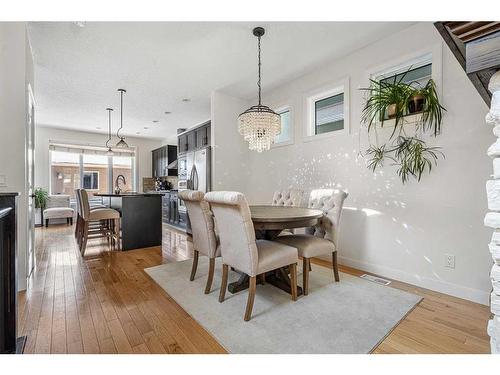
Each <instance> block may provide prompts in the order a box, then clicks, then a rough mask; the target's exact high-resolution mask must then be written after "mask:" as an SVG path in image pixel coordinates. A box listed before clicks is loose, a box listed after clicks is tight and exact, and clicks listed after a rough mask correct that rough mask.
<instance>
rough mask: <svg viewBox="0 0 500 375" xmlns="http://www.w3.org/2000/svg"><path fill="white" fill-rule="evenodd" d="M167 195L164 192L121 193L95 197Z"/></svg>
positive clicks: (100, 194)
mask: <svg viewBox="0 0 500 375" xmlns="http://www.w3.org/2000/svg"><path fill="white" fill-rule="evenodd" d="M163 194H165V193H163V192H152V193H120V194H115V193H112V194H110V193H95V194H94V196H95V197H111V198H112V197H122V198H123V197H127V198H128V197H157V196H158V195H163Z"/></svg>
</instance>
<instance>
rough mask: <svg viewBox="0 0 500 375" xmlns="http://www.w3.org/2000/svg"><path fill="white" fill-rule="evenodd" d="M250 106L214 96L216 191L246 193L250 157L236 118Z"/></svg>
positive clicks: (213, 186)
mask: <svg viewBox="0 0 500 375" xmlns="http://www.w3.org/2000/svg"><path fill="white" fill-rule="evenodd" d="M248 104H249V102H247V101H245V100H242V99H238V98H234V97H231V96H229V95H225V94H223V93H221V92H213V93H212V97H211V108H212V110H211V112H212V114H211V128H210V130H211V140H212V190H238V191H245V189H246V187H247V186H246V183H247V181H248V178H249V173H250V169H249V167H250V166H249V155H248V152H247V147H246V145H245V142H244V141H243V139H242V138H241V137H240V136H239V134H238V124H237V123H236V118H237V117H238V115H239V114H240V113H241V112H243V111H244V110H245V109H246V108H247V107H248Z"/></svg>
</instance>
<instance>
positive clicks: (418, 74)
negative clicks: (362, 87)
mask: <svg viewBox="0 0 500 375" xmlns="http://www.w3.org/2000/svg"><path fill="white" fill-rule="evenodd" d="M432 70H433V64H432V54H425V55H421V56H420V57H417V58H415V59H412V60H406V61H404V62H403V63H400V64H399V65H397V66H392V67H391V68H389V69H385V70H384V71H382V72H380V71H379V72H378V73H376V74H372V79H374V80H378V81H380V82H386V83H394V82H399V80H401V79H402V80H401V82H402V83H406V84H411V85H412V86H413V87H419V86H420V87H424V86H425V85H426V84H427V82H429V80H430V79H431V78H432V76H433V71H432ZM388 119H389V116H388V114H387V113H386V114H385V115H384V120H388Z"/></svg>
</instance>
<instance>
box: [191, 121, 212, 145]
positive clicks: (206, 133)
mask: <svg viewBox="0 0 500 375" xmlns="http://www.w3.org/2000/svg"><path fill="white" fill-rule="evenodd" d="M195 134H196V148H203V147H206V146H209V145H210V124H208V125H204V126H200V127H199V128H197V129H196V130H195Z"/></svg>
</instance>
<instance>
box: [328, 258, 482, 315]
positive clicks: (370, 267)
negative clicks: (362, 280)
mask: <svg viewBox="0 0 500 375" xmlns="http://www.w3.org/2000/svg"><path fill="white" fill-rule="evenodd" d="M323 259H325V260H331V259H330V257H328V258H323ZM339 263H340V264H342V265H345V266H349V267H353V268H356V269H358V270H362V271H366V272H371V273H374V274H376V275H379V276H382V277H387V278H390V279H393V280H397V281H402V282H404V283H408V284H412V285H415V286H419V287H421V288H426V289H430V290H434V291H436V292H440V293H444V294H449V295H451V296H454V297H458V298H463V299H466V300H469V301H472V302H476V303H480V304H482V305H487V306H488V305H489V297H490V292H485V291H482V290H478V289H472V288H468V287H465V286H462V285H457V284H452V283H449V282H446V281H442V280H437V279H432V278H428V277H422V276H418V275H412V274H409V273H406V272H403V271H400V270H396V269H394V268H390V267H386V266H381V265H378V264H373V263H368V262H364V261H360V260H357V259H351V258H346V257H343V256H339Z"/></svg>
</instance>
